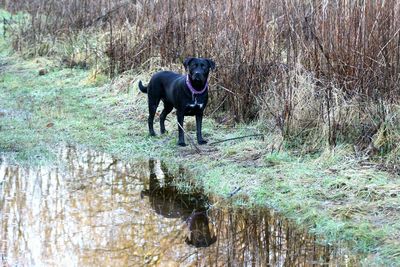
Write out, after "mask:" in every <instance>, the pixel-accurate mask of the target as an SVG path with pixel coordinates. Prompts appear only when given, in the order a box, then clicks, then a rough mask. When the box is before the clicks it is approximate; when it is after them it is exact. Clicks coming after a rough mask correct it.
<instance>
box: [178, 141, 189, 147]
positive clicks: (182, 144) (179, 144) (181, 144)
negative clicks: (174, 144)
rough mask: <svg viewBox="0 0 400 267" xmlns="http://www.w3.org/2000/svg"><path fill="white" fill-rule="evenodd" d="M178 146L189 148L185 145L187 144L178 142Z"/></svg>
mask: <svg viewBox="0 0 400 267" xmlns="http://www.w3.org/2000/svg"><path fill="white" fill-rule="evenodd" d="M178 146H182V147H184V146H187V145H186V143H185V142H178Z"/></svg>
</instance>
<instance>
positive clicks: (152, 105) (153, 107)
mask: <svg viewBox="0 0 400 267" xmlns="http://www.w3.org/2000/svg"><path fill="white" fill-rule="evenodd" d="M159 103H160V99H156V100H151V99H150V97H149V118H148V120H147V123H148V125H149V133H150V135H151V136H155V135H156V133H155V132H154V127H153V124H154V115H155V114H156V111H157V107H158V104H159Z"/></svg>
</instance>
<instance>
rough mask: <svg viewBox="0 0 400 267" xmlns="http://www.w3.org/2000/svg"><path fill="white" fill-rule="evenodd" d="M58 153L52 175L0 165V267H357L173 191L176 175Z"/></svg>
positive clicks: (255, 220) (258, 214)
mask: <svg viewBox="0 0 400 267" xmlns="http://www.w3.org/2000/svg"><path fill="white" fill-rule="evenodd" d="M59 154H60V161H61V162H62V164H59V167H51V168H49V167H32V168H27V167H20V166H15V165H9V164H8V163H7V160H6V159H1V160H0V266H68V267H69V266H145V265H150V266H154V265H156V266H357V265H358V264H357V260H356V258H355V257H350V256H348V255H347V254H346V253H345V252H343V251H342V250H340V249H332V248H330V247H327V246H321V245H318V244H316V242H315V238H314V237H313V236H312V235H308V234H307V233H305V232H304V231H300V230H297V229H296V228H293V225H291V224H290V223H289V222H288V221H287V220H284V219H282V218H280V217H279V216H276V215H274V214H273V213H272V212H270V211H268V210H256V211H254V210H252V211H251V210H245V209H235V208H232V207H231V206H230V205H227V204H222V202H218V203H215V201H216V200H215V199H212V198H211V197H210V196H206V195H204V194H202V193H201V192H200V191H198V190H197V191H193V192H189V190H185V191H180V190H178V188H177V187H176V186H175V185H176V182H177V181H178V180H180V179H189V178H188V177H186V176H185V171H184V169H180V170H179V173H178V174H176V176H175V177H174V176H172V175H170V173H169V171H168V169H167V168H166V166H165V164H164V163H162V162H160V161H157V160H149V161H146V162H137V163H126V162H123V161H120V160H117V159H115V158H113V157H110V156H108V155H106V154H103V153H97V152H94V151H90V150H85V149H76V148H73V147H63V148H60V151H59ZM213 203H214V204H215V205H213ZM210 207H212V208H210Z"/></svg>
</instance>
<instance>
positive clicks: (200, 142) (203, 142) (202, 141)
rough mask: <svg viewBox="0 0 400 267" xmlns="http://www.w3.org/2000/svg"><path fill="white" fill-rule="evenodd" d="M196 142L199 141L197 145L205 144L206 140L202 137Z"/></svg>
mask: <svg viewBox="0 0 400 267" xmlns="http://www.w3.org/2000/svg"><path fill="white" fill-rule="evenodd" d="M197 143H199V145H205V144H207V141H206V140H204V139H202V140H199V141H197Z"/></svg>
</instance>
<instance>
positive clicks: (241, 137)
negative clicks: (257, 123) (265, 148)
mask: <svg viewBox="0 0 400 267" xmlns="http://www.w3.org/2000/svg"><path fill="white" fill-rule="evenodd" d="M258 136H261V137H262V139H263V140H264V135H263V134H251V135H245V136H239V137H234V138H228V139H225V140H220V141H216V142H212V143H210V146H212V145H215V144H219V143H223V142H227V141H232V140H238V139H244V138H248V137H258Z"/></svg>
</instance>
